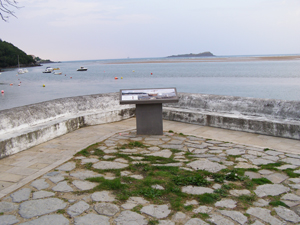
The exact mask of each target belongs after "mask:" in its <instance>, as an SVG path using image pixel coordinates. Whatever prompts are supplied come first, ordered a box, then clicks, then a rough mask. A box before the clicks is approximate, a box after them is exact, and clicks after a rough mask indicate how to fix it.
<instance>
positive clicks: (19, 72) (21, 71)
mask: <svg viewBox="0 0 300 225" xmlns="http://www.w3.org/2000/svg"><path fill="white" fill-rule="evenodd" d="M18 68H19V69H18V74H23V73H26V72H25V71H24V70H23V69H20V62H19V55H18ZM27 72H28V71H27Z"/></svg>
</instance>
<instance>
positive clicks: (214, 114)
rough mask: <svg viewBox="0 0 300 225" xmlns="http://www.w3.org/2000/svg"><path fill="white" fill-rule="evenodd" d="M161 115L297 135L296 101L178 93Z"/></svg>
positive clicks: (299, 108)
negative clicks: (176, 99) (177, 96)
mask: <svg viewBox="0 0 300 225" xmlns="http://www.w3.org/2000/svg"><path fill="white" fill-rule="evenodd" d="M179 99H180V100H179V102H178V103H176V104H164V112H163V118H164V119H167V120H174V121H180V122H186V123H192V124H198V125H203V126H212V127H218V128H224V129H231V130H238V131H246V132H252V133H258V134H265V135H272V136H278V137H286V138H293V139H298V140H299V139H300V102H299V101H283V100H273V99H257V98H244V97H234V96H220V95H205V94H189V93H179Z"/></svg>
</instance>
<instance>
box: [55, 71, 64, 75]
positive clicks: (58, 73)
mask: <svg viewBox="0 0 300 225" xmlns="http://www.w3.org/2000/svg"><path fill="white" fill-rule="evenodd" d="M53 74H54V75H62V72H54V73H53Z"/></svg>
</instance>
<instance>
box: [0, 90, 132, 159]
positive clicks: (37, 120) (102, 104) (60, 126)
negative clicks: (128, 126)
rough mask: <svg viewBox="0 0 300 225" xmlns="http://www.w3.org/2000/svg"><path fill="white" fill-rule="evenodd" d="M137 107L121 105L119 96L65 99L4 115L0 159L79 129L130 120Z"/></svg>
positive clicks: (0, 118) (0, 117) (1, 113)
mask: <svg viewBox="0 0 300 225" xmlns="http://www.w3.org/2000/svg"><path fill="white" fill-rule="evenodd" d="M134 115H135V107H134V105H120V104H119V94H118V93H109V94H97V95H87V96H79V97H70V98H61V99H55V100H51V101H46V102H42V103H37V104H32V105H27V106H22V107H17V108H12V109H7V110H2V111H0V158H3V157H5V156H8V155H12V154H15V153H17V152H20V151H23V150H25V149H28V148H30V147H32V146H35V145H38V144H41V143H43V142H46V141H48V140H51V139H53V138H55V137H58V136H61V135H64V134H66V133H68V132H71V131H74V130H76V129H79V128H80V127H83V126H90V125H97V124H103V123H109V122H115V121H120V120H123V119H128V118H130V117H133V116H134Z"/></svg>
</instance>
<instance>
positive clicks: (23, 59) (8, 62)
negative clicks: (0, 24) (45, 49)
mask: <svg viewBox="0 0 300 225" xmlns="http://www.w3.org/2000/svg"><path fill="white" fill-rule="evenodd" d="M18 56H19V62H20V65H24V66H33V65H35V63H36V61H35V59H33V58H32V56H30V55H27V54H26V53H25V52H23V51H22V50H21V49H19V48H17V47H16V46H14V45H13V44H11V43H8V42H6V41H2V40H1V39H0V68H6V67H15V66H18Z"/></svg>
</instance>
